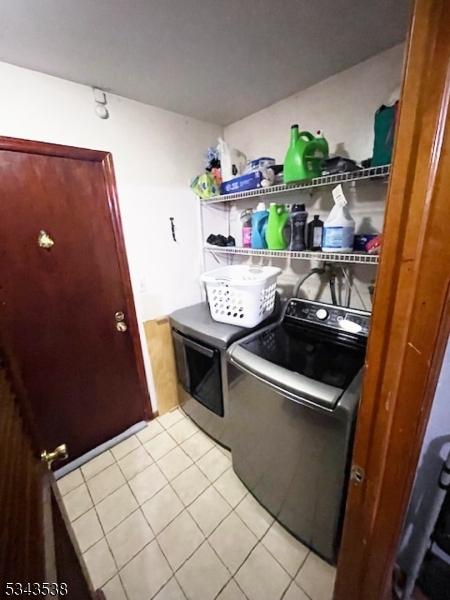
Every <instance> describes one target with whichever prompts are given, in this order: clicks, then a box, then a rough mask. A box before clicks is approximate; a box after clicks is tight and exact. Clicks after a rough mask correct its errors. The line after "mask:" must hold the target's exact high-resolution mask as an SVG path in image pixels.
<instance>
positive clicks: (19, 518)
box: [0, 354, 104, 600]
mask: <svg viewBox="0 0 450 600" xmlns="http://www.w3.org/2000/svg"><path fill="white" fill-rule="evenodd" d="M24 404H25V403H24V398H18V397H17V396H16V395H15V393H14V392H13V387H12V379H11V373H8V372H7V369H6V363H5V361H4V357H3V355H2V354H0V506H1V510H0V597H1V598H7V597H13V598H14V597H15V598H17V597H20V598H25V597H26V598H28V597H31V596H35V597H41V598H42V597H54V598H58V597H61V598H62V597H65V598H69V599H73V600H93V598H96V599H97V600H100V599H102V598H103V599H104V596H103V594H102V593H101V592H97V594H94V593H93V590H92V589H91V587H90V584H89V582H88V577H87V575H86V573H85V571H84V567H83V566H82V562H81V560H80V557H79V553H78V550H77V548H76V546H74V544H73V542H72V539H71V535H72V533H71V531H70V530H69V528H68V526H67V524H66V523H67V521H66V518H65V514H64V512H63V510H64V509H63V510H62V511H61V509H60V507H59V502H58V501H59V492H58V490H57V488H56V485H55V480H54V476H53V473H51V472H50V471H49V470H48V468H47V465H46V464H45V463H43V462H42V461H41V460H40V453H39V450H38V445H37V443H36V440H35V439H34V436H33V435H32V429H31V422H30V418H29V417H30V414H29V411H26V410H24V408H26V407H25V406H24ZM27 417H28V418H27ZM48 592H50V593H48ZM46 593H47V594H46Z"/></svg>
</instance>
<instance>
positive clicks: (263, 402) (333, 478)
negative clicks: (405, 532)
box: [228, 364, 359, 562]
mask: <svg viewBox="0 0 450 600" xmlns="http://www.w3.org/2000/svg"><path fill="white" fill-rule="evenodd" d="M228 375H229V381H230V385H229V408H230V425H231V427H232V437H231V447H232V460H233V468H234V470H235V472H236V473H237V475H238V476H239V477H240V479H241V480H242V481H243V483H244V484H245V485H246V486H247V488H248V489H249V490H250V491H251V492H252V494H253V495H254V496H255V497H256V498H257V499H258V500H259V501H260V502H261V504H262V505H263V506H265V507H266V509H267V510H268V511H269V512H270V513H271V514H272V515H273V516H274V517H275V518H277V520H278V521H279V522H280V523H281V524H282V525H284V526H285V527H286V528H287V529H288V530H290V531H291V532H292V533H293V534H294V535H296V536H297V537H298V538H299V539H301V540H302V541H303V542H304V543H305V544H307V545H308V546H309V547H311V548H313V549H314V550H315V551H316V552H317V553H318V554H320V555H321V556H323V557H324V558H325V559H326V560H328V561H330V562H334V561H335V559H336V552H337V547H338V542H339V534H340V523H341V515H342V507H343V499H344V491H345V483H346V476H347V472H348V457H349V454H348V453H349V447H350V441H351V435H352V431H353V421H354V416H355V412H356V407H357V403H358V390H359V386H358V385H357V383H355V385H354V386H353V385H352V386H350V388H349V389H348V390H347V392H346V393H344V395H343V396H342V398H341V400H340V401H339V403H338V405H337V407H336V409H335V410H334V411H332V412H331V411H327V410H317V409H313V408H310V407H307V406H305V405H302V404H299V403H297V402H294V401H293V400H292V399H291V398H289V397H288V396H285V395H283V394H282V393H279V392H277V391H275V390H274V389H273V387H272V386H271V385H267V384H266V383H265V382H263V381H261V380H260V379H258V378H256V377H254V376H253V375H251V374H249V373H247V372H245V371H243V370H242V369H239V368H238V367H236V366H233V365H231V364H229V366H228Z"/></svg>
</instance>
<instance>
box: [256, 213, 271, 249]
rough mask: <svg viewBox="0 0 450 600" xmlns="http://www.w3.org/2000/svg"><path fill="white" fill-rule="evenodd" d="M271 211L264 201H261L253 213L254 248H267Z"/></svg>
mask: <svg viewBox="0 0 450 600" xmlns="http://www.w3.org/2000/svg"><path fill="white" fill-rule="evenodd" d="M268 220H269V211H268V210H266V205H265V204H264V202H260V203H259V204H258V206H257V207H256V210H255V211H253V215H252V248H254V249H255V250H263V249H264V248H267V242H266V231H267V222H268Z"/></svg>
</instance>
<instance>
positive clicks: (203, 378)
mask: <svg viewBox="0 0 450 600" xmlns="http://www.w3.org/2000/svg"><path fill="white" fill-rule="evenodd" d="M279 307H280V302H279V300H277V302H276V303H275V310H274V313H273V316H272V317H270V318H269V319H266V321H264V322H263V323H261V324H260V325H259V326H258V328H261V327H264V326H265V325H266V324H267V323H269V322H273V321H274V320H275V319H276V318H277V317H278V315H279V312H280V308H279ZM170 323H171V327H172V338H173V343H174V350H175V360H176V366H177V374H178V381H179V383H180V385H181V386H182V388H183V389H184V391H185V394H184V402H183V410H184V411H185V412H186V414H187V415H188V416H189V417H190V418H191V419H192V420H193V421H194V422H195V423H197V425H198V426H199V427H200V428H201V429H203V430H204V431H205V432H206V433H207V434H208V435H210V436H211V437H212V438H213V439H215V440H216V441H218V442H219V443H220V444H222V445H223V446H225V447H226V448H228V449H229V448H230V436H231V431H230V423H229V411H228V373H227V366H226V363H227V361H226V351H227V349H228V347H229V346H230V344H232V343H233V342H234V341H236V340H238V339H240V338H242V337H244V336H246V335H248V334H249V333H250V332H252V331H255V330H256V329H258V328H253V329H248V328H245V327H238V326H236V325H228V324H225V323H218V322H217V321H214V320H213V319H212V318H211V314H210V311H209V307H208V304H207V302H200V303H199V304H194V305H193V306H187V307H186V308H181V309H179V310H176V311H175V312H173V313H172V314H171V315H170Z"/></svg>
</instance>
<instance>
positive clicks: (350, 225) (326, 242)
mask: <svg viewBox="0 0 450 600" xmlns="http://www.w3.org/2000/svg"><path fill="white" fill-rule="evenodd" d="M333 199H334V206H333V208H332V209H331V211H330V214H329V215H328V218H327V220H326V221H325V224H324V227H323V237H322V252H351V251H352V250H353V239H354V236H355V221H354V220H353V217H352V216H351V214H350V212H349V210H348V206H347V199H346V197H345V195H344V191H343V189H342V185H337V186H336V187H335V188H334V189H333Z"/></svg>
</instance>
